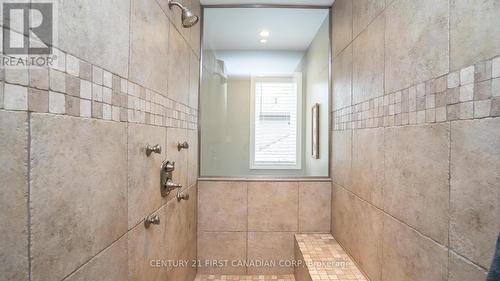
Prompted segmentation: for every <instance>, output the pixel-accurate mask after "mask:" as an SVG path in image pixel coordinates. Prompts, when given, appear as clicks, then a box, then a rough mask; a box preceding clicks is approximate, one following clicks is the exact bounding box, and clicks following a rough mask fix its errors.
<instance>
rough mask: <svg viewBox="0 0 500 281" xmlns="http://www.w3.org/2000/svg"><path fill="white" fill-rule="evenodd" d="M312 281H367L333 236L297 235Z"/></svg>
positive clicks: (296, 238)
mask: <svg viewBox="0 0 500 281" xmlns="http://www.w3.org/2000/svg"><path fill="white" fill-rule="evenodd" d="M295 240H296V241H297V244H298V247H299V250H300V252H301V254H302V257H303V258H304V263H305V265H306V266H307V270H308V271H309V272H308V273H309V276H310V277H311V280H312V281H325V280H332V281H348V280H349V281H351V280H352V281H367V279H366V277H365V276H364V275H363V274H362V273H361V271H360V270H359V269H358V267H357V266H356V264H355V263H354V262H353V261H352V259H351V257H349V255H348V254H347V253H346V252H345V251H344V249H343V248H342V247H341V246H340V244H339V243H338V242H337V241H336V240H335V239H334V238H333V236H332V235H331V234H295Z"/></svg>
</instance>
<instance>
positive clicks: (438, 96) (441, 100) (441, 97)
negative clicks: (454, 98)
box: [435, 92, 446, 107]
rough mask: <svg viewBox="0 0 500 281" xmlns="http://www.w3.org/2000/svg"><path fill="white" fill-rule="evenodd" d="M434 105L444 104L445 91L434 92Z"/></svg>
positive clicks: (440, 105)
mask: <svg viewBox="0 0 500 281" xmlns="http://www.w3.org/2000/svg"><path fill="white" fill-rule="evenodd" d="M435 105H436V107H442V106H445V105H446V92H441V93H437V94H436V102H435Z"/></svg>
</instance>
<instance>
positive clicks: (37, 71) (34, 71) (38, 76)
mask: <svg viewBox="0 0 500 281" xmlns="http://www.w3.org/2000/svg"><path fill="white" fill-rule="evenodd" d="M29 78H30V86H31V87H33V88H38V89H42V90H48V89H49V70H48V69H47V68H41V67H35V68H30V70H29Z"/></svg>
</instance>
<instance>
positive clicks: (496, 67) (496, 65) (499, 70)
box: [491, 57, 500, 78]
mask: <svg viewBox="0 0 500 281" xmlns="http://www.w3.org/2000/svg"><path fill="white" fill-rule="evenodd" d="M491 67H492V71H491V74H492V75H491V76H492V77H493V78H497V77H500V57H496V58H494V59H493V62H492V66H491Z"/></svg>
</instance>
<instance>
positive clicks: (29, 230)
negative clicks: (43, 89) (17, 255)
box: [26, 105, 33, 280]
mask: <svg viewBox="0 0 500 281" xmlns="http://www.w3.org/2000/svg"><path fill="white" fill-rule="evenodd" d="M28 106H29V105H28ZM27 118H28V119H27V122H28V132H27V133H28V135H27V152H28V153H27V156H28V159H27V179H28V198H27V204H26V205H27V208H28V210H27V211H28V280H32V279H33V277H32V264H31V258H32V257H31V246H32V245H31V160H30V159H31V112H29V111H28V114H27Z"/></svg>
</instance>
